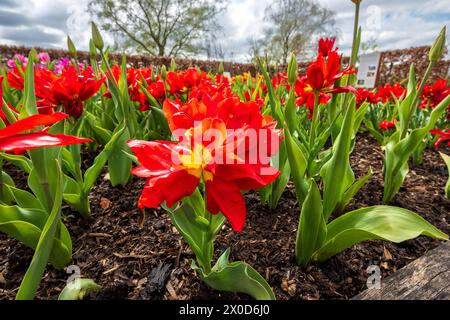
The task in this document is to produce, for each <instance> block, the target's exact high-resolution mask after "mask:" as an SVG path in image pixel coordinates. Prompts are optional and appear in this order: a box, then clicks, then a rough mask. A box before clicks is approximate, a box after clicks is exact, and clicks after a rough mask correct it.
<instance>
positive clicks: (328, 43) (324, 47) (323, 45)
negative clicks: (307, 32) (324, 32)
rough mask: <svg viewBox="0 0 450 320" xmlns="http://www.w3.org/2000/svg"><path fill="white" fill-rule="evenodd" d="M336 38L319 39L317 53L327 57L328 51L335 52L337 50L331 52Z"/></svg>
mask: <svg viewBox="0 0 450 320" xmlns="http://www.w3.org/2000/svg"><path fill="white" fill-rule="evenodd" d="M335 41H336V38H334V37H333V38H321V39H319V45H318V51H319V54H321V55H322V56H324V57H327V56H328V53H329V52H330V51H337V49H338V48H336V49H334V50H333V47H334V43H335Z"/></svg>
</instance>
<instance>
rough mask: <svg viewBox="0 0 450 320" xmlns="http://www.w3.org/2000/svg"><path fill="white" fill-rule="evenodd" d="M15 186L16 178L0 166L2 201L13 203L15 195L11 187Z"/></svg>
mask: <svg viewBox="0 0 450 320" xmlns="http://www.w3.org/2000/svg"><path fill="white" fill-rule="evenodd" d="M0 165H1V164H0ZM14 186H15V183H14V180H13V179H12V178H11V177H10V176H9V174H7V173H6V172H5V171H3V170H1V167H0V203H1V202H3V203H5V204H11V203H12V202H13V201H14V195H13V193H12V192H11V189H10V187H14Z"/></svg>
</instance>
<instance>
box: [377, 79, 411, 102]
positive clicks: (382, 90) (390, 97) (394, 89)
mask: <svg viewBox="0 0 450 320" xmlns="http://www.w3.org/2000/svg"><path fill="white" fill-rule="evenodd" d="M405 94H406V89H405V88H403V87H402V85H401V84H400V82H397V83H395V84H394V85H391V84H389V83H387V84H386V85H385V86H384V87H382V86H379V87H378V92H377V96H378V99H380V101H381V102H382V103H386V102H392V103H395V99H397V100H400V99H402V98H404V96H405Z"/></svg>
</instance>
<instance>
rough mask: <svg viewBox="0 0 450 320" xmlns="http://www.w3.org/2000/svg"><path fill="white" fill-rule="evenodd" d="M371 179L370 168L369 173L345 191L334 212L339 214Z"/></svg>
mask: <svg viewBox="0 0 450 320" xmlns="http://www.w3.org/2000/svg"><path fill="white" fill-rule="evenodd" d="M370 178H372V168H371V167H369V171H368V172H367V174H366V175H364V176H362V177H361V178H360V179H359V180H358V181H356V182H354V183H353V184H352V185H351V186H350V187H349V188H348V189H347V191H345V193H344V196H343V197H342V199H341V201H339V203H338V204H337V206H336V209H335V212H337V213H341V212H342V211H344V209H345V208H346V207H347V206H348V204H349V203H350V201H352V199H353V197H354V196H355V194H356V193H357V192H358V191H359V190H360V189H361V188H362V187H364V185H365V184H366V183H367V181H369V180H370Z"/></svg>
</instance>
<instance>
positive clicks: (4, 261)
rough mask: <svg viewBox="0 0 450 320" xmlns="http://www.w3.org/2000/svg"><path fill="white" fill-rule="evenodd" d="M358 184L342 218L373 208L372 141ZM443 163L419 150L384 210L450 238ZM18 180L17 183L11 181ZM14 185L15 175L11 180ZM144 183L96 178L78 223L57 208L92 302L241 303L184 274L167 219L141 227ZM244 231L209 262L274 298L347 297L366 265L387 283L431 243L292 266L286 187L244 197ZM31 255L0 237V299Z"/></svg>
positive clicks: (356, 251) (50, 276)
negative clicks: (87, 210) (409, 216)
mask: <svg viewBox="0 0 450 320" xmlns="http://www.w3.org/2000/svg"><path fill="white" fill-rule="evenodd" d="M351 161H352V166H353V169H354V171H355V174H356V175H357V176H358V177H359V176H362V175H364V174H365V173H366V172H367V170H368V168H369V166H371V167H372V169H373V171H374V175H373V177H372V180H371V181H370V182H369V183H368V184H367V185H366V186H365V187H364V188H363V189H362V190H361V191H360V192H359V193H358V194H357V195H356V197H355V199H354V200H353V201H352V202H351V204H350V206H349V208H348V210H353V209H356V208H361V207H366V206H371V205H376V204H381V199H382V193H383V177H382V171H381V170H382V151H381V149H380V148H379V146H378V145H377V143H376V141H375V140H374V139H372V138H371V137H370V136H369V135H367V134H361V135H360V136H359V138H358V142H357V145H356V148H355V151H354V152H353V155H352V159H351ZM447 176H448V173H447V170H446V167H445V164H444V163H443V161H442V160H441V158H440V157H439V154H438V153H437V152H434V151H432V150H427V151H426V153H425V157H424V163H423V164H422V165H421V166H418V167H413V168H412V169H411V170H410V172H409V174H408V177H407V179H406V181H405V184H404V187H403V188H402V189H401V191H400V193H399V194H398V195H397V196H396V197H395V199H394V200H393V201H392V203H391V204H392V205H396V206H401V207H404V208H408V209H410V210H413V211H415V212H417V213H419V214H420V215H421V216H422V217H424V218H425V219H427V220H428V221H429V222H431V223H432V224H433V225H435V226H436V227H438V228H440V229H441V230H443V231H444V232H446V233H447V234H448V233H450V225H449V222H450V201H449V200H447V199H445V198H444V195H443V188H444V185H445V182H446V180H447ZM16 177H17V176H16ZM19 177H20V176H19ZM142 185H143V181H142V180H137V179H134V180H133V181H132V183H130V184H129V185H128V186H127V187H125V188H120V187H119V188H111V187H110V185H109V181H106V180H104V179H100V181H99V182H98V184H97V185H96V187H95V188H94V189H93V192H92V198H91V201H92V208H93V215H92V218H91V219H88V220H83V219H81V218H79V217H77V216H76V215H75V214H74V213H73V212H72V211H71V210H70V209H69V208H65V209H64V213H65V214H66V224H67V226H68V228H69V230H70V232H71V235H72V240H73V248H74V251H73V264H75V265H77V266H79V267H80V268H81V273H82V276H83V277H87V278H91V279H93V280H95V281H96V282H97V283H98V284H100V285H101V286H102V290H101V291H100V292H98V293H96V294H91V295H90V296H89V298H91V299H242V298H248V297H247V296H245V295H241V294H232V293H221V292H218V291H214V290H211V289H209V288H208V287H207V286H206V285H205V284H203V283H202V281H201V280H200V279H199V278H198V277H197V276H196V275H195V273H194V272H193V271H192V270H191V268H190V262H191V260H192V259H193V253H192V251H191V250H190V248H189V247H188V246H187V244H186V243H185V242H184V241H183V239H182V237H181V236H180V235H179V234H178V233H177V231H176V230H175V228H174V227H173V225H172V224H171V221H170V219H169V217H168V215H167V214H165V213H164V212H163V211H160V210H147V212H146V217H145V221H144V223H143V227H142V228H140V227H139V219H140V216H141V215H140V212H139V210H138V209H137V208H136V200H137V198H138V196H139V194H140V190H141V188H142ZM246 201H247V224H246V226H245V228H244V231H243V232H242V233H239V234H238V233H235V232H233V231H232V230H231V229H230V228H229V227H228V225H227V227H226V228H225V229H224V230H222V231H221V232H220V235H219V237H218V238H217V241H216V254H217V256H218V255H219V254H220V253H221V252H223V250H225V248H227V247H230V248H231V260H234V261H237V260H245V261H246V262H248V263H249V264H250V265H252V266H253V267H254V268H255V269H256V270H257V271H259V272H260V273H261V274H262V275H263V276H264V277H265V278H266V279H267V280H268V282H269V284H270V285H271V286H272V287H273V288H274V291H275V294H276V296H277V298H278V299H349V298H351V297H353V296H355V295H356V294H357V293H359V292H361V291H363V290H364V289H365V288H366V280H367V277H368V274H367V273H366V270H367V268H368V267H369V266H370V265H378V266H380V268H381V270H382V276H383V277H387V276H389V275H390V274H392V273H393V272H395V271H397V270H398V269H399V268H401V267H403V266H404V265H406V264H408V263H409V262H411V261H412V260H414V259H416V258H418V257H420V256H421V255H423V254H424V253H425V252H426V251H428V250H430V249H433V248H434V247H436V246H437V245H439V241H437V240H433V239H429V238H425V237H419V238H417V239H415V240H411V241H407V242H405V243H402V244H398V245H397V244H391V243H387V242H383V241H369V242H365V243H362V244H359V245H355V246H353V247H352V248H350V249H347V250H345V251H344V252H342V253H341V254H338V255H337V256H335V257H333V258H331V259H330V260H328V261H326V262H324V263H314V264H312V265H311V266H310V267H308V268H307V269H306V270H303V269H301V268H299V267H298V266H297V265H296V264H295V259H294V242H295V231H296V228H297V223H298V215H299V210H298V208H297V201H296V198H295V193H294V191H293V189H292V187H289V188H288V189H287V190H286V191H285V192H284V194H283V197H282V201H281V202H280V204H279V207H278V209H277V210H276V211H274V212H271V211H270V210H268V209H267V208H266V207H264V206H261V204H260V202H259V198H258V194H257V193H256V192H251V193H248V194H247V195H246ZM31 257H32V250H30V249H28V248H26V247H25V246H24V245H22V244H21V243H19V242H18V241H16V240H14V239H11V238H8V237H7V236H5V235H3V234H0V299H13V298H14V296H15V294H16V292H17V288H18V286H19V285H20V281H21V279H22V277H23V275H24V273H25V271H26V269H27V267H28V264H29V262H30V260H31ZM67 278H68V274H66V273H65V271H64V270H55V269H53V268H52V267H49V268H48V269H47V271H46V273H45V275H44V279H43V281H42V283H41V287H40V289H39V292H38V298H40V299H56V298H57V296H58V294H59V292H60V291H61V290H62V288H63V287H64V286H65V281H66V279H67Z"/></svg>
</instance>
